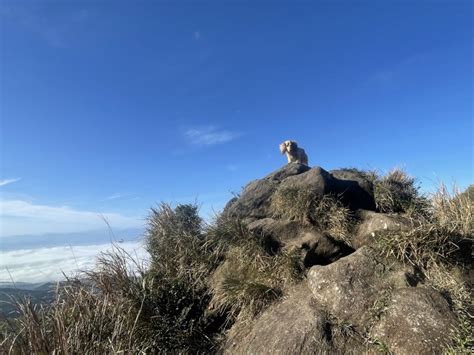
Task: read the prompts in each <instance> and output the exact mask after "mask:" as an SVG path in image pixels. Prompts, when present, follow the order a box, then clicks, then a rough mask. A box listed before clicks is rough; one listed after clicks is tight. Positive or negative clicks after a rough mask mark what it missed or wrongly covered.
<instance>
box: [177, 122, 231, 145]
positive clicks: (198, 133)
mask: <svg viewBox="0 0 474 355" xmlns="http://www.w3.org/2000/svg"><path fill="white" fill-rule="evenodd" d="M184 135H185V136H186V138H187V139H188V141H189V142H190V143H191V144H194V145H199V146H211V145H216V144H222V143H227V142H230V141H232V140H234V139H236V138H237V137H239V136H240V134H238V133H235V132H230V131H226V130H218V129H217V128H215V127H213V126H209V127H205V128H192V129H188V130H187V131H186V132H185V133H184Z"/></svg>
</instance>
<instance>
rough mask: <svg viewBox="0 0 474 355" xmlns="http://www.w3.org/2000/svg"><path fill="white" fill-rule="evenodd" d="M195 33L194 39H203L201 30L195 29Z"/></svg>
mask: <svg viewBox="0 0 474 355" xmlns="http://www.w3.org/2000/svg"><path fill="white" fill-rule="evenodd" d="M193 35H194V39H195V40H196V41H198V40H200V39H201V32H199V31H194V33H193Z"/></svg>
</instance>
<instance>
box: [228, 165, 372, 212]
mask: <svg viewBox="0 0 474 355" xmlns="http://www.w3.org/2000/svg"><path fill="white" fill-rule="evenodd" d="M344 171H345V170H338V171H336V172H335V174H336V176H338V177H339V178H338V177H336V176H333V175H332V174H331V173H329V172H327V171H326V170H324V169H323V168H321V167H314V168H309V167H307V166H306V165H302V164H298V163H291V164H287V165H285V166H284V167H283V168H281V169H279V170H277V171H275V172H273V173H271V174H269V175H268V176H266V177H264V178H263V179H259V180H255V181H252V182H251V183H249V184H248V185H247V186H246V187H245V188H244V189H243V191H242V193H241V195H240V197H238V198H236V199H233V200H231V201H230V202H229V203H228V204H227V206H226V207H225V208H224V213H225V214H226V215H228V216H231V217H237V218H247V219H260V218H267V217H272V216H271V213H270V210H269V207H270V202H271V197H272V195H273V194H274V193H275V191H276V189H277V188H278V187H279V186H281V187H290V188H304V189H310V190H311V191H313V192H314V193H315V194H316V195H320V196H323V195H325V194H333V195H336V196H339V197H340V198H341V200H342V201H343V202H344V203H345V204H346V205H347V206H348V207H349V208H350V209H352V210H356V209H359V208H362V209H367V210H375V201H374V197H373V191H372V190H373V189H372V188H371V183H370V181H369V180H368V179H366V180H364V178H363V177H362V176H358V175H356V174H354V173H351V172H350V171H346V172H345V173H344Z"/></svg>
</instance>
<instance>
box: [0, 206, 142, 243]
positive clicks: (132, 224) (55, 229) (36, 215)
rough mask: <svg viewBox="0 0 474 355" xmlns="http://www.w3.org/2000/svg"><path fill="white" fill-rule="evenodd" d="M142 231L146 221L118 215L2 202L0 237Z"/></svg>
mask: <svg viewBox="0 0 474 355" xmlns="http://www.w3.org/2000/svg"><path fill="white" fill-rule="evenodd" d="M104 219H105V220H107V222H108V223H109V224H110V225H111V226H112V228H140V227H142V226H143V220H142V219H141V218H138V217H132V216H124V215H121V214H119V213H108V212H102V211H81V210H75V209H73V208H71V207H68V206H48V205H38V204H33V203H31V202H27V201H22V200H0V235H1V236H11V235H23V234H35V235H37V234H44V233H70V232H83V231H90V230H96V229H101V228H106V224H105V222H104Z"/></svg>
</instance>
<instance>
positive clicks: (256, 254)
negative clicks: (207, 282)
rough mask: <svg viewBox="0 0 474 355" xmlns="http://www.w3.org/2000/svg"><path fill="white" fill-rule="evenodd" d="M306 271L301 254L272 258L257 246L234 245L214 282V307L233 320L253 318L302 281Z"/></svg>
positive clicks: (212, 282)
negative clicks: (226, 313)
mask: <svg viewBox="0 0 474 355" xmlns="http://www.w3.org/2000/svg"><path fill="white" fill-rule="evenodd" d="M302 270H303V267H302V265H301V258H300V255H299V253H297V251H291V252H283V253H281V254H278V255H276V256H271V255H268V254H267V253H266V252H265V250H264V249H263V248H262V247H261V246H259V245H258V244H256V243H244V244H243V245H241V246H233V247H231V248H230V249H229V250H228V252H227V255H226V261H225V262H224V263H223V264H222V265H221V267H220V268H219V269H217V272H216V273H215V275H214V277H213V279H212V281H211V288H212V294H213V298H212V301H211V304H212V307H213V308H214V309H215V310H217V311H227V312H228V315H229V317H230V318H232V319H235V318H237V317H239V318H252V317H254V316H255V315H256V314H258V313H259V312H260V311H262V310H263V309H265V308H266V307H267V306H268V305H269V304H270V303H272V302H273V301H274V300H276V299H278V298H280V297H281V296H282V295H283V293H284V290H285V288H286V287H287V286H288V285H291V284H294V283H295V282H297V281H299V280H300V279H301V277H302Z"/></svg>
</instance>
